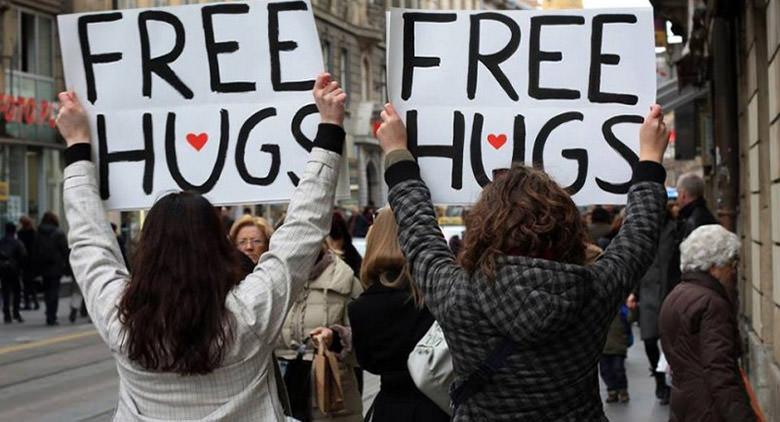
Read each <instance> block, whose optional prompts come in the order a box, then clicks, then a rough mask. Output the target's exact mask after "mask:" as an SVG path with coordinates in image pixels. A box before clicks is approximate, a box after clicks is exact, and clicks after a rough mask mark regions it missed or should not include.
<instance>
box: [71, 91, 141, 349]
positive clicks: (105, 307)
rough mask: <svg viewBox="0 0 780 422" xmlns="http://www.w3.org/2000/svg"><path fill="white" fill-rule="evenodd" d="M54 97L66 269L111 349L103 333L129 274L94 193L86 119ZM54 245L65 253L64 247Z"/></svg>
mask: <svg viewBox="0 0 780 422" xmlns="http://www.w3.org/2000/svg"><path fill="white" fill-rule="evenodd" d="M59 98H60V103H61V108H60V112H59V115H58V116H57V127H58V128H59V131H60V133H61V134H62V136H63V137H64V138H65V141H66V143H67V145H68V148H67V150H65V164H66V167H65V181H64V187H63V190H64V193H63V200H64V202H65V215H66V218H67V219H68V224H69V226H70V230H69V231H68V241H69V242H70V246H71V251H70V264H71V267H72V268H73V275H74V277H75V279H76V283H78V285H79V288H81V291H82V294H83V295H84V301H85V303H86V306H87V310H88V311H89V314H90V316H91V318H92V321H93V322H94V323H95V327H96V328H97V330H98V332H99V333H100V335H101V336H102V337H103V339H104V340H106V342H107V343H108V344H109V345H111V346H113V345H116V343H115V341H116V340H117V339H116V338H114V339H111V338H109V332H111V333H115V334H116V333H118V330H112V329H110V327H111V326H112V325H115V324H119V321H118V318H117V316H118V315H117V308H116V302H117V301H118V298H119V297H120V295H121V293H122V291H123V290H124V287H125V283H126V282H127V280H128V278H129V274H128V272H127V267H126V266H125V263H124V260H123V259H122V254H121V252H120V251H119V245H118V244H117V241H116V237H114V233H113V232H112V231H111V224H110V223H109V222H108V219H107V218H106V213H105V210H104V209H103V202H102V201H101V200H100V195H99V194H98V188H97V178H96V176H95V165H94V164H93V163H92V162H91V161H90V157H91V153H90V149H91V147H90V143H89V140H90V134H89V125H88V123H87V117H86V114H85V113H84V110H83V108H82V107H81V105H80V104H79V102H78V100H77V99H76V96H75V94H73V93H69V92H68V93H62V94H60V96H59ZM58 246H60V247H61V248H63V249H65V251H66V250H67V245H58ZM63 253H65V256H67V252H63Z"/></svg>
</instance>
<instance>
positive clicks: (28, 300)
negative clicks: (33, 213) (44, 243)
mask: <svg viewBox="0 0 780 422" xmlns="http://www.w3.org/2000/svg"><path fill="white" fill-rule="evenodd" d="M19 225H20V226H21V228H20V229H19V231H17V232H16V237H17V238H18V239H19V240H21V241H22V243H23V244H24V248H25V249H26V250H27V258H26V259H25V260H24V262H22V263H21V270H22V299H23V300H24V307H22V309H23V310H30V309H34V310H36V311H37V310H38V308H39V307H40V306H39V305H38V292H39V291H40V289H39V288H38V286H37V285H36V282H35V276H36V275H37V274H36V273H35V263H34V262H32V258H33V257H34V256H35V236H36V233H35V227H33V220H32V219H31V218H30V217H28V216H26V215H25V216H22V218H20V219H19ZM31 305H32V306H31Z"/></svg>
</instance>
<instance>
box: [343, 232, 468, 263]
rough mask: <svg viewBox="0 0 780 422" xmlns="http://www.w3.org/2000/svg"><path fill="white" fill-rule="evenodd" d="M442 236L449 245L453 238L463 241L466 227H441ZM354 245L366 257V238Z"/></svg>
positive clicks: (353, 242) (359, 238)
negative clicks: (457, 237) (456, 237)
mask: <svg viewBox="0 0 780 422" xmlns="http://www.w3.org/2000/svg"><path fill="white" fill-rule="evenodd" d="M440 228H441V232H442V234H444V238H445V239H447V243H448V244H449V242H450V239H452V236H455V235H457V236H460V238H461V240H462V239H463V232H465V231H466V227H465V226H443V227H440ZM352 245H354V246H355V249H357V251H358V253H359V254H360V256H365V255H366V238H364V237H356V238H353V239H352Z"/></svg>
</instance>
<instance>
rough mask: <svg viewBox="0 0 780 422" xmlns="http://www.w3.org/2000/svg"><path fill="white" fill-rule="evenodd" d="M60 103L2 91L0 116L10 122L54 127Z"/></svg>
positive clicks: (0, 94)
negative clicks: (17, 95) (16, 95)
mask: <svg viewBox="0 0 780 422" xmlns="http://www.w3.org/2000/svg"><path fill="white" fill-rule="evenodd" d="M58 108H59V104H57V103H56V102H49V101H46V100H42V101H38V100H36V99H35V98H26V97H15V96H13V95H7V94H5V93H1V92H0V118H2V119H4V120H5V121H6V122H8V123H23V124H26V125H31V126H32V125H41V126H49V127H51V128H54V118H55V116H56V112H57V109H58Z"/></svg>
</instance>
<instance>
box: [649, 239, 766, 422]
mask: <svg viewBox="0 0 780 422" xmlns="http://www.w3.org/2000/svg"><path fill="white" fill-rule="evenodd" d="M739 248H740V242H739V238H738V237H737V235H735V234H734V233H731V232H729V231H728V230H726V229H725V228H723V227H722V226H720V225H717V224H711V225H704V226H701V227H699V228H697V229H695V230H694V231H693V232H692V233H691V234H690V236H688V238H687V239H686V240H685V241H683V242H682V244H681V245H680V261H681V265H680V266H681V269H682V273H683V274H682V281H681V282H680V284H679V285H677V287H675V288H674V290H672V292H671V293H670V294H669V296H668V297H667V298H666V301H664V304H663V306H662V307H661V315H660V332H661V343H662V345H663V349H664V354H665V356H666V359H667V360H668V361H669V365H670V366H671V369H672V394H671V404H670V421H671V422H705V421H706V422H727V421H728V422H748V421H750V422H754V421H756V420H757V419H756V415H755V413H754V412H753V409H752V407H751V404H750V399H749V398H748V395H747V393H746V390H745V385H744V384H743V382H742V376H741V372H740V369H739V364H738V362H737V360H738V359H739V357H740V355H741V354H742V350H741V347H740V336H739V324H738V322H737V309H738V308H739V306H738V303H737V277H736V275H737V269H736V268H737V263H738V259H739Z"/></svg>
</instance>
